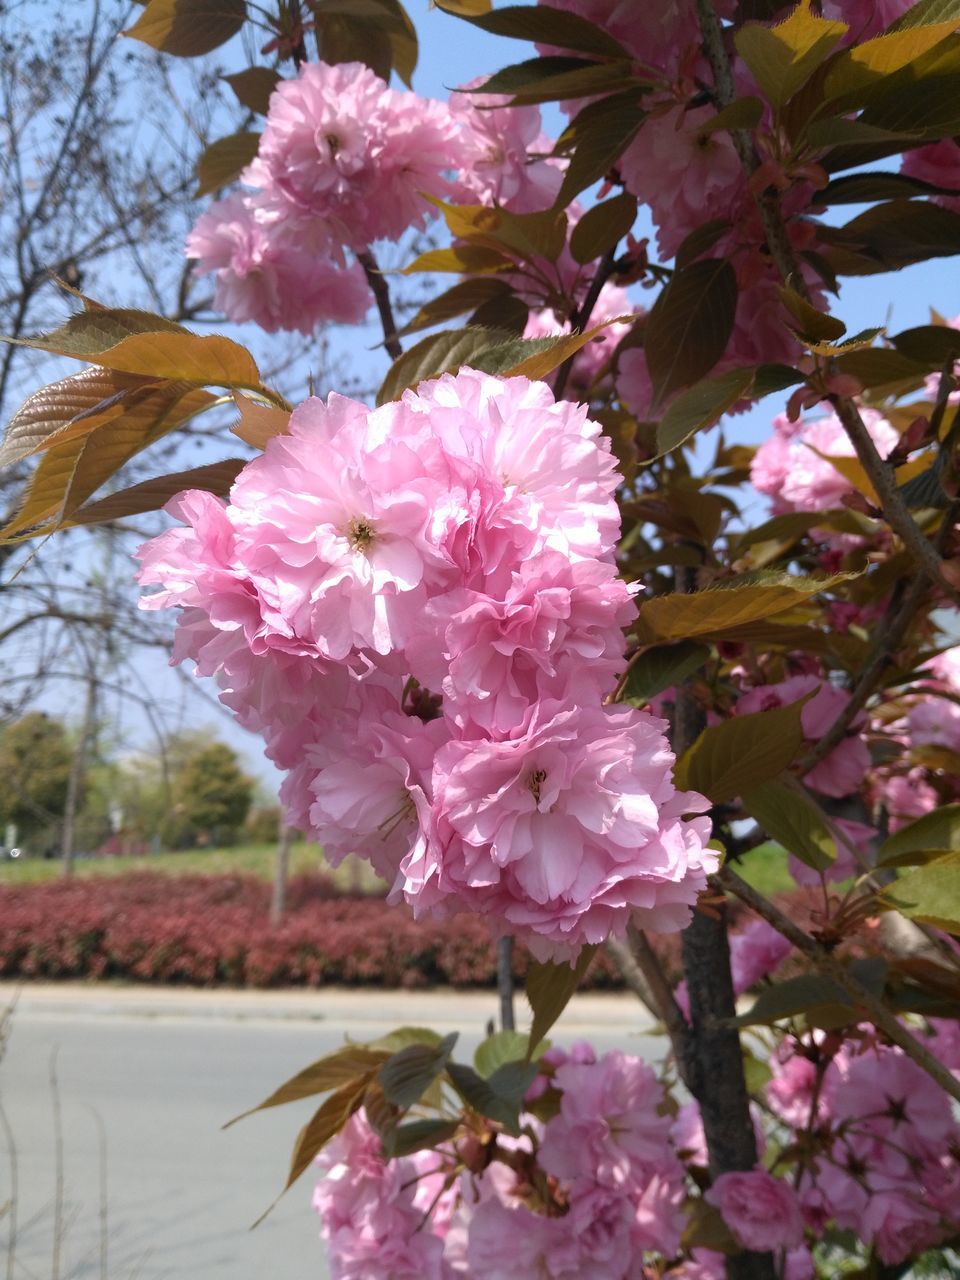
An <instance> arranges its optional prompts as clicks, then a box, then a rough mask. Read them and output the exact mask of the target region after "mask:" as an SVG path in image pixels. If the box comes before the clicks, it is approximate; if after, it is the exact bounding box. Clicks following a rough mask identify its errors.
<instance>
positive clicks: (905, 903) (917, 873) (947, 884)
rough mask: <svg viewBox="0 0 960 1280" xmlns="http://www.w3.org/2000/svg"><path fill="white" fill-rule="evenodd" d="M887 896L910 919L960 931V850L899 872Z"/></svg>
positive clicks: (948, 930)
mask: <svg viewBox="0 0 960 1280" xmlns="http://www.w3.org/2000/svg"><path fill="white" fill-rule="evenodd" d="M884 896H885V898H886V899H887V901H889V902H890V903H891V904H892V905H893V906H894V907H896V908H897V910H898V911H900V912H902V914H903V915H905V916H908V917H909V918H910V919H911V920H919V921H920V922H921V924H932V925H934V926H935V927H936V928H938V929H946V931H947V932H948V933H960V852H956V851H954V852H951V853H948V854H945V855H944V857H942V858H935V859H934V860H933V861H932V862H928V863H926V864H925V865H924V866H922V867H916V868H915V869H914V870H912V871H908V872H907V874H906V875H902V876H899V877H898V878H897V879H896V880H895V881H894V883H893V884H892V885H890V886H889V887H888V888H887V889H886V891H885V894H884Z"/></svg>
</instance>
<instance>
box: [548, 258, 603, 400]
mask: <svg viewBox="0 0 960 1280" xmlns="http://www.w3.org/2000/svg"><path fill="white" fill-rule="evenodd" d="M615 250H616V246H614V248H613V249H609V250H608V251H607V252H606V253H605V254H604V256H603V257H602V258H601V259H600V262H599V263H598V264H597V269H596V271H595V273H594V276H593V279H592V280H591V281H590V288H589V289H588V290H587V293H586V297H585V298H584V299H583V302H582V303H581V304H580V306H579V307H577V308H576V309H575V310H574V311H573V313H572V314H571V316H570V332H571V333H583V331H584V330H585V329H586V327H587V325H588V324H589V323H590V317H591V316H592V315H593V308H594V307H595V306H596V305H597V299H598V298H599V297H600V292H601V290H602V289H603V286H604V285H605V284H606V283H607V281H608V280H609V279H610V276H611V274H612V273H613V266H614V262H615V258H616V253H615ZM579 354H580V353H579V352H577V351H575V352H574V353H573V355H572V356H568V357H567V358H566V360H564V362H563V364H562V365H561V366H560V368H559V369H558V370H557V376H556V378H555V379H554V383H553V395H554V398H555V399H556V400H560V399H562V398H563V393H564V391H565V390H566V386H567V382H568V381H569V378H570V374H571V372H572V370H573V362H574V360H576V358H577V356H578V355H579Z"/></svg>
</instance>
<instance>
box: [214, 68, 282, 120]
mask: <svg viewBox="0 0 960 1280" xmlns="http://www.w3.org/2000/svg"><path fill="white" fill-rule="evenodd" d="M282 78H283V77H282V76H281V75H280V73H279V71H274V69H273V68H272V67H247V69H246V70H245V71H235V72H234V74H233V75H232V76H224V77H223V79H224V80H226V82H227V84H228V85H229V86H230V88H231V89H232V90H233V92H234V93H235V94H236V97H237V101H238V102H239V103H240V105H241V106H242V107H246V108H247V110H248V111H255V112H256V114H257V115H258V116H265V115H266V114H267V111H268V110H269V108H270V95H271V93H273V91H274V89H275V88H276V87H277V85H278V84H279V83H280V81H281V79H282Z"/></svg>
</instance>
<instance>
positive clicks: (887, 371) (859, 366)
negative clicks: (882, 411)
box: [836, 347, 929, 390]
mask: <svg viewBox="0 0 960 1280" xmlns="http://www.w3.org/2000/svg"><path fill="white" fill-rule="evenodd" d="M836 366H837V372H838V373H848V374H850V375H852V376H853V377H854V378H857V379H859V381H860V382H862V383H863V385H864V386H865V387H867V388H869V389H870V390H875V389H876V388H878V387H889V386H894V385H897V384H899V383H916V384H918V385H919V384H920V383H921V382H922V381H923V378H924V377H925V375H926V374H927V373H928V372H929V365H928V364H927V363H926V361H924V362H923V363H922V364H921V363H918V362H917V361H916V360H910V359H908V358H907V356H905V355H903V354H902V352H900V351H894V350H893V349H892V348H890V347H868V348H865V349H864V350H861V351H851V352H848V353H845V354H842V355H840V356H838V357H837V361H836Z"/></svg>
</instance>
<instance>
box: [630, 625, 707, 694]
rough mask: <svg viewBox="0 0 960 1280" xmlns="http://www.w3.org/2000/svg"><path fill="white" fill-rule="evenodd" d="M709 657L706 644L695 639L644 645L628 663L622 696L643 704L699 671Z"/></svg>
mask: <svg viewBox="0 0 960 1280" xmlns="http://www.w3.org/2000/svg"><path fill="white" fill-rule="evenodd" d="M709 657H710V650H709V648H708V647H707V646H706V645H705V644H697V642H696V641H695V640H681V641H680V643H679V644H664V645H656V646H655V647H654V648H652V649H646V650H644V651H643V652H641V653H639V654H638V655H637V657H636V658H634V659H633V661H632V662H631V663H630V669H629V671H628V672H627V683H626V686H625V687H624V690H623V699H622V700H623V701H624V702H633V703H637V704H640V705H643V704H644V703H647V702H649V701H650V699H651V698H655V697H656V696H657V694H658V693H663V691H664V689H670V688H672V687H673V686H674V685H677V684H680V683H681V682H682V681H684V680H685V679H686V678H687V676H691V675H693V673H694V672H695V671H699V670H700V668H701V667H702V666H703V665H704V663H705V662H707V661H708V659H709Z"/></svg>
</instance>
